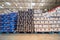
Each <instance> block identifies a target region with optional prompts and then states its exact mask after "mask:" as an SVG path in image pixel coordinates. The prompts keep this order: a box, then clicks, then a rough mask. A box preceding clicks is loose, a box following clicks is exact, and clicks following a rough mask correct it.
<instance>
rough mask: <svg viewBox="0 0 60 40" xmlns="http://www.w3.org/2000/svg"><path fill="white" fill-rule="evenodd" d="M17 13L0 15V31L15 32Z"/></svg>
mask: <svg viewBox="0 0 60 40" xmlns="http://www.w3.org/2000/svg"><path fill="white" fill-rule="evenodd" d="M16 24H17V13H15V12H12V13H8V14H2V15H0V32H2V33H3V32H15V28H16V26H17V25H16Z"/></svg>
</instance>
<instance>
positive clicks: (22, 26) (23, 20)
mask: <svg viewBox="0 0 60 40" xmlns="http://www.w3.org/2000/svg"><path fill="white" fill-rule="evenodd" d="M17 32H34V24H33V10H31V9H29V10H28V11H19V18H18V27H17Z"/></svg>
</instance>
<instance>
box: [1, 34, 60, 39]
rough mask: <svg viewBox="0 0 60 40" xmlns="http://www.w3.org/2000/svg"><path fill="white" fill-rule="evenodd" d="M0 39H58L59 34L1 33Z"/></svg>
mask: <svg viewBox="0 0 60 40" xmlns="http://www.w3.org/2000/svg"><path fill="white" fill-rule="evenodd" d="M0 40H60V35H59V34H8V35H7V34H3V35H0Z"/></svg>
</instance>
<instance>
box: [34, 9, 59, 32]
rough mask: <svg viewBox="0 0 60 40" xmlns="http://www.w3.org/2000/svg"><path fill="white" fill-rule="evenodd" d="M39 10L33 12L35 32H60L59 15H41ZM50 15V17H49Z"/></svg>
mask: <svg viewBox="0 0 60 40" xmlns="http://www.w3.org/2000/svg"><path fill="white" fill-rule="evenodd" d="M39 11H40V10H35V12H34V27H35V32H59V31H60V17H59V16H60V13H58V12H56V13H54V12H53V13H50V12H48V13H47V15H46V13H41V12H39ZM50 14H51V15H50ZM44 15H46V16H44Z"/></svg>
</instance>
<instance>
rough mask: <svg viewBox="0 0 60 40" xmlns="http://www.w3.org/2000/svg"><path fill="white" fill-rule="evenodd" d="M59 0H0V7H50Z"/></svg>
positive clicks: (56, 4) (58, 3)
mask: <svg viewBox="0 0 60 40" xmlns="http://www.w3.org/2000/svg"><path fill="white" fill-rule="evenodd" d="M59 5H60V0H0V9H1V10H2V9H14V10H15V9H17V10H18V9H52V8H53V7H56V6H59Z"/></svg>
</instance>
